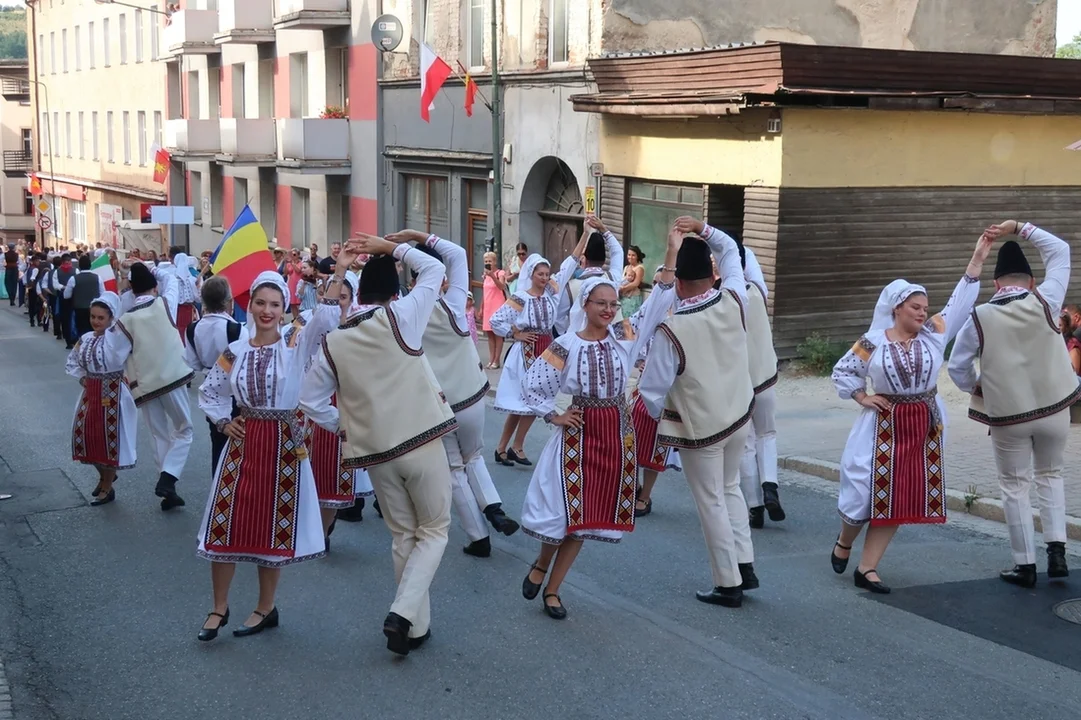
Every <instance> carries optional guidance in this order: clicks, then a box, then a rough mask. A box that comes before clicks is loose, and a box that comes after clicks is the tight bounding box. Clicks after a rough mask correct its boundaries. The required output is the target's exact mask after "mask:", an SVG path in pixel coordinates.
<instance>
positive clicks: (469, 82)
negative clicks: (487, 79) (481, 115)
mask: <svg viewBox="0 0 1081 720" xmlns="http://www.w3.org/2000/svg"><path fill="white" fill-rule="evenodd" d="M476 99H477V84H476V83H475V82H473V78H471V77H469V75H468V74H466V76H465V114H466V116H467V117H473V102H474V101H475V100H476Z"/></svg>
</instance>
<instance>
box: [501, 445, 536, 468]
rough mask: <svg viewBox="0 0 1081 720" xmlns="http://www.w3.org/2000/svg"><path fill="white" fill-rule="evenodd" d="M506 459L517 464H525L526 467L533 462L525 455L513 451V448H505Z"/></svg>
mask: <svg viewBox="0 0 1081 720" xmlns="http://www.w3.org/2000/svg"><path fill="white" fill-rule="evenodd" d="M507 459H508V460H510V461H511V462H516V463H518V464H519V465H525V466H526V467H529V466H530V465H532V464H533V463H532V461H531V460H530V459H529V458H527V457H526V456H525V455H519V454H518V453H516V452H514V448H507Z"/></svg>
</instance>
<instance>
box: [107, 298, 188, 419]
mask: <svg viewBox="0 0 1081 720" xmlns="http://www.w3.org/2000/svg"><path fill="white" fill-rule="evenodd" d="M114 328H115V329H118V330H119V331H120V332H123V333H124V334H125V335H127V336H128V340H130V341H131V356H130V357H128V363H127V367H126V368H125V370H126V372H127V376H128V385H129V388H130V389H131V395H132V397H133V398H134V399H135V404H136V405H142V404H143V403H145V402H148V401H150V400H152V399H154V398H156V397H160V396H161V395H164V394H166V393H168V392H172V391H173V390H175V389H177V388H178V387H182V386H183V385H186V384H187V383H188V382H189V381H190V380H191V378H192V376H193V375H195V373H194V372H192V370H191V368H189V367H188V366H187V364H186V363H185V362H184V343H183V342H182V341H181V339H180V333H179V332H178V331H177V329H176V325H174V324H173V320H172V318H171V317H170V316H169V311H168V310H167V309H166V307H165V300H163V299H162V298H160V297H157V298H154V301H153V302H151V303H147V304H146V305H139V306H137V307H134V308H132V309H131V310H128V311H127V312H126V313H124V314H123V315H121V316H120V320H118V321H117V323H116V325H115V326H114Z"/></svg>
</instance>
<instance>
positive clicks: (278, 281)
mask: <svg viewBox="0 0 1081 720" xmlns="http://www.w3.org/2000/svg"><path fill="white" fill-rule="evenodd" d="M267 285H270V286H272V287H276V288H278V289H279V290H281V293H282V300H283V303H282V307H283V309H282V312H283V313H284V312H285V310H286V309H288V307H289V300H290V296H289V286H288V285H286V284H285V280H283V279H282V276H281V273H279V272H278V271H277V270H264V271H263V272H261V273H259V276H258V277H257V278H255V282H253V283H252V284H251V290H250V291H249V292H248V323H247V325H248V330H249V331H251V332H252V333H253V334H254V333H255V314H254V313H253V312H252V309H251V301H252V298H254V297H255V291H256V290H258V289H259V288H261V287H266V286H267Z"/></svg>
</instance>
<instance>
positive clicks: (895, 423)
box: [871, 398, 946, 525]
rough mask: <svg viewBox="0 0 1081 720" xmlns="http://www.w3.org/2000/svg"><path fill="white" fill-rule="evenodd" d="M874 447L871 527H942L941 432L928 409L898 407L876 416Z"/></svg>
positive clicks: (922, 406)
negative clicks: (919, 524) (939, 524)
mask: <svg viewBox="0 0 1081 720" xmlns="http://www.w3.org/2000/svg"><path fill="white" fill-rule="evenodd" d="M894 399H896V398H894ZM931 402H934V400H933V399H932V400H931ZM875 447H876V450H875V458H874V462H873V463H872V473H871V524H872V525H910V524H916V523H944V522H946V498H945V494H946V489H945V483H944V481H943V474H942V470H943V462H944V461H943V457H942V428H941V426H939V425H938V423H937V422H932V415H931V410H930V405H929V404H928V403H926V402H923V401H916V402H903V401H901V402H895V403H894V405H893V407H892V408H891V409H890V410H888V411H880V412H879V413H878V427H877V435H876V437H875Z"/></svg>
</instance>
